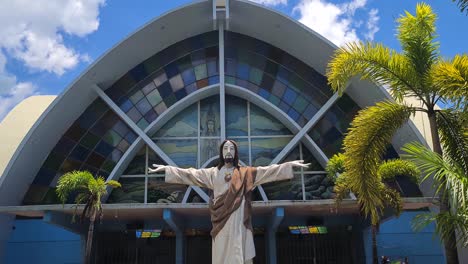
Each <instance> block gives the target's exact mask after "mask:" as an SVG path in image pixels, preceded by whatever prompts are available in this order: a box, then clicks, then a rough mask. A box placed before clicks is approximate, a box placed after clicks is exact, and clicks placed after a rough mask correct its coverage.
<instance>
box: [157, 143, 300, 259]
mask: <svg viewBox="0 0 468 264" xmlns="http://www.w3.org/2000/svg"><path fill="white" fill-rule="evenodd" d="M308 165H309V164H304V162H303V161H302V160H296V161H289V162H285V163H283V164H274V165H270V166H265V167H240V166H239V153H238V150H237V144H236V142H234V141H232V140H225V141H224V142H223V143H221V146H220V149H219V164H218V166H217V167H213V168H207V169H193V168H190V169H181V168H177V167H173V166H165V165H157V164H153V167H154V169H149V172H150V173H154V172H159V171H163V170H165V172H166V176H165V177H166V178H165V179H166V182H168V183H178V184H188V185H196V186H200V187H204V188H208V189H211V190H213V196H212V197H210V212H211V222H212V225H213V228H212V230H211V236H212V239H213V243H212V245H213V246H212V263H213V264H244V263H253V262H252V260H253V258H254V257H255V247H254V240H253V234H252V222H251V215H252V205H251V197H252V190H253V189H254V188H255V187H256V186H258V185H261V184H264V183H267V182H273V181H280V180H287V179H291V178H293V170H292V168H293V167H295V166H297V167H307V166H308Z"/></svg>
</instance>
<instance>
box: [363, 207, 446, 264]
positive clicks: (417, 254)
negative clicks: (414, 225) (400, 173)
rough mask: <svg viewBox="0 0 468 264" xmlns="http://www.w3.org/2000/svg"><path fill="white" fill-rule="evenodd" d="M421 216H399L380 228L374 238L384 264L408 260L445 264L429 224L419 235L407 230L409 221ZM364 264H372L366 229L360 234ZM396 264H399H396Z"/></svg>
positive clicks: (412, 262) (369, 240)
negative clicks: (386, 261) (384, 258)
mask: <svg viewBox="0 0 468 264" xmlns="http://www.w3.org/2000/svg"><path fill="white" fill-rule="evenodd" d="M420 213H421V212H403V213H402V214H401V216H400V217H399V218H392V219H390V220H388V221H386V222H384V223H382V225H381V226H380V231H379V233H378V235H377V252H378V254H379V259H380V257H381V256H386V257H388V258H389V262H388V263H395V262H394V261H398V260H404V259H405V257H407V258H408V262H409V263H411V264H418V263H421V264H422V263H424V264H442V263H445V257H444V255H443V249H442V243H441V241H440V239H439V237H438V236H436V235H435V234H434V232H435V225H434V224H431V225H429V226H428V227H426V228H425V229H424V230H422V231H421V232H414V231H413V230H412V229H411V221H412V220H413V218H414V217H415V216H416V215H418V214H420ZM363 237H364V246H365V251H366V263H372V247H371V246H372V240H371V232H370V229H366V230H364V231H363ZM396 263H400V262H396Z"/></svg>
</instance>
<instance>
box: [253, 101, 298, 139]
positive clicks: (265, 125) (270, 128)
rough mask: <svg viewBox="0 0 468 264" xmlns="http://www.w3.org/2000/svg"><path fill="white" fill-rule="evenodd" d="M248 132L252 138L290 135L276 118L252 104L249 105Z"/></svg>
mask: <svg viewBox="0 0 468 264" xmlns="http://www.w3.org/2000/svg"><path fill="white" fill-rule="evenodd" d="M250 130H251V132H250V133H251V135H253V136H264V135H290V134H291V132H290V131H289V130H288V129H287V128H286V127H285V126H284V125H283V124H281V123H280V122H279V121H278V120H277V119H276V118H274V117H273V116H272V115H270V114H269V113H267V112H266V111H265V110H262V109H260V108H259V107H257V106H255V105H254V104H250Z"/></svg>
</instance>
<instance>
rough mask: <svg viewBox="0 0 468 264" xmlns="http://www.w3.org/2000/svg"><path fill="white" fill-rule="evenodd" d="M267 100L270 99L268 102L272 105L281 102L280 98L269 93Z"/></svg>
mask: <svg viewBox="0 0 468 264" xmlns="http://www.w3.org/2000/svg"><path fill="white" fill-rule="evenodd" d="M268 101H270V103H272V104H273V105H279V104H280V103H281V100H280V99H279V98H278V97H276V96H274V95H270V97H268Z"/></svg>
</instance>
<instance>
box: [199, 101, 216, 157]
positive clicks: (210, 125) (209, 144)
mask: <svg viewBox="0 0 468 264" xmlns="http://www.w3.org/2000/svg"><path fill="white" fill-rule="evenodd" d="M204 121H205V122H204V126H203V127H202V129H201V136H202V137H211V138H209V139H204V140H203V141H202V163H204V162H206V161H207V160H208V159H210V158H212V157H214V156H217V154H218V153H217V149H218V142H219V141H218V139H215V138H212V137H218V136H219V133H218V130H217V126H216V115H215V113H214V112H213V108H212V105H210V107H209V110H208V112H207V113H206V116H205V120H204Z"/></svg>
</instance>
